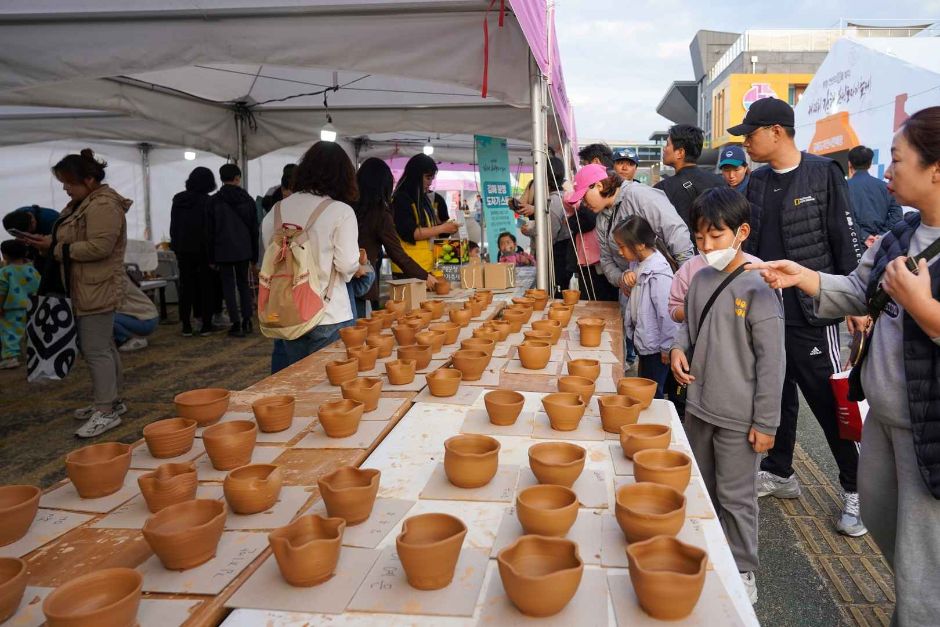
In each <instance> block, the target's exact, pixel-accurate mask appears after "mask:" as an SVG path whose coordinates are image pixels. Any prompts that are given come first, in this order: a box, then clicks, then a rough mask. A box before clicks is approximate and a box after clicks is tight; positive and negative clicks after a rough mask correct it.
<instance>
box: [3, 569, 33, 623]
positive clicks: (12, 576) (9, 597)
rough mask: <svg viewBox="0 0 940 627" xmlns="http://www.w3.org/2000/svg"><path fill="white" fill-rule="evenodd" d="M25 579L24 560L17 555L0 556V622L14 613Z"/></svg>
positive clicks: (21, 595) (24, 586) (26, 579)
mask: <svg viewBox="0 0 940 627" xmlns="http://www.w3.org/2000/svg"><path fill="white" fill-rule="evenodd" d="M27 581H29V578H28V576H27V574H26V562H25V561H23V560H21V559H19V558H17V557H0V623H2V622H3V621H5V620H6V619H8V618H10V617H11V616H13V614H15V613H16V609H17V608H18V607H19V606H20V601H22V600H23V593H24V592H25V591H26V583H27Z"/></svg>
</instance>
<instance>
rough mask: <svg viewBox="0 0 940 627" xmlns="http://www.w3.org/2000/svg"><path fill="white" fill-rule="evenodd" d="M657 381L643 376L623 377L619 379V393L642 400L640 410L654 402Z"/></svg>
mask: <svg viewBox="0 0 940 627" xmlns="http://www.w3.org/2000/svg"><path fill="white" fill-rule="evenodd" d="M656 386H657V383H656V382H655V381H653V380H652V379H644V378H642V377H623V378H622V379H620V381H617V394H620V395H622V396H629V397H631V398H635V399H636V400H638V401H640V410H641V411H642V410H644V409H646V408H647V407H649V406H650V405H651V404H652V403H653V397H654V396H656Z"/></svg>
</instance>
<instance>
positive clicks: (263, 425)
mask: <svg viewBox="0 0 940 627" xmlns="http://www.w3.org/2000/svg"><path fill="white" fill-rule="evenodd" d="M251 411H252V412H253V413H254V414H255V422H257V423H258V428H259V429H261V431H262V432H263V433H278V432H280V431H286V430H288V429H290V426H291V424H293V422H294V397H293V396H291V395H290V394H275V395H273V396H265V397H263V398H259V399H258V400H256V401H255V402H254V403H252V404H251Z"/></svg>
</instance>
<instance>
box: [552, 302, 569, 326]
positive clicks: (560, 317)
mask: <svg viewBox="0 0 940 627" xmlns="http://www.w3.org/2000/svg"><path fill="white" fill-rule="evenodd" d="M548 319H549V320H557V321H558V322H559V323H560V324H561V326H563V327H567V326H568V323H569V322H571V308H570V307H550V308H549V309H548Z"/></svg>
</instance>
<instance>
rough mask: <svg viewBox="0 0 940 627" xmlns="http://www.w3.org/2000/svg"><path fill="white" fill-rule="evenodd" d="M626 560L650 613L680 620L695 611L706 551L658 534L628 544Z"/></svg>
mask: <svg viewBox="0 0 940 627" xmlns="http://www.w3.org/2000/svg"><path fill="white" fill-rule="evenodd" d="M627 561H628V562H629V564H630V568H629V573H630V582H631V583H632V584H633V591H634V592H635V593H636V598H637V600H638V601H639V603H640V607H642V608H643V610H644V611H645V612H646V613H647V614H649V615H650V616H652V617H653V618H657V619H659V620H679V619H681V618H685V617H686V616H688V615H689V614H691V613H692V610H693V609H695V604H696V603H698V599H699V597H700V596H701V594H702V588H703V587H704V586H705V567H706V565H707V563H708V555H707V554H706V553H705V551H703V550H702V549H700V548H698V547H694V546H692V545H689V544H685V543H684V542H680V541H679V540H676V539H675V538H670V537H667V536H656V537H654V538H650V539H649V540H644V541H643V542H634V543H632V544H630V545H629V546H627Z"/></svg>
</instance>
